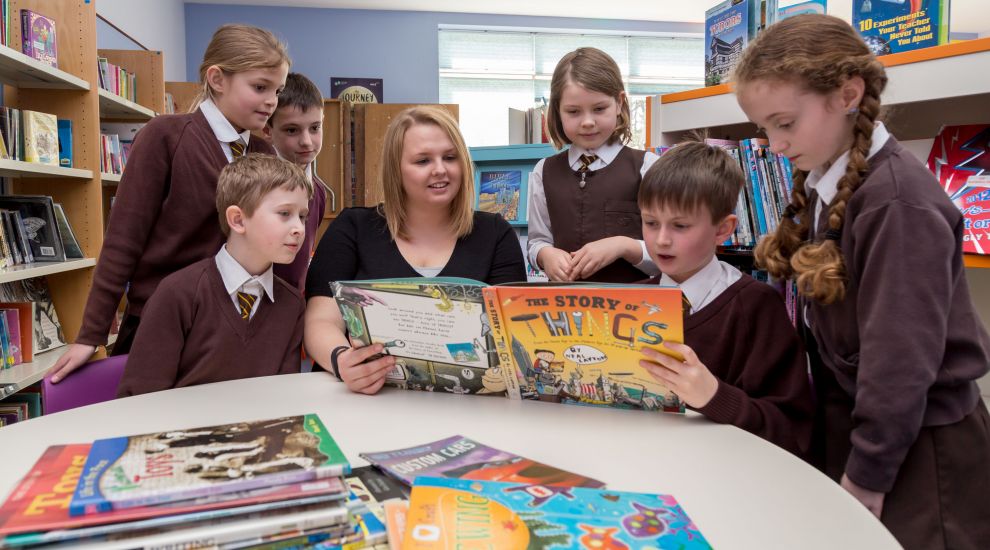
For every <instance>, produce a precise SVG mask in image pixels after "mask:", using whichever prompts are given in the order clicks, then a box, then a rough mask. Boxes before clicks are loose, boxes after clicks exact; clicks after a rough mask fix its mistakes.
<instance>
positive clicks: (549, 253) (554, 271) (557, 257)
mask: <svg viewBox="0 0 990 550" xmlns="http://www.w3.org/2000/svg"><path fill="white" fill-rule="evenodd" d="M536 261H537V263H539V264H540V265H541V266H543V271H544V272H546V274H547V276H548V277H550V280H551V281H573V280H574V278H573V277H571V272H572V269H573V268H572V265H573V262H572V261H571V255H570V254H569V253H568V252H565V251H563V250H561V249H559V248H556V247H553V246H547V247H544V248H543V249H542V250H540V253H539V254H537V255H536Z"/></svg>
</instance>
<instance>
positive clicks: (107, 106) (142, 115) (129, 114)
mask: <svg viewBox="0 0 990 550" xmlns="http://www.w3.org/2000/svg"><path fill="white" fill-rule="evenodd" d="M99 94H100V118H103V119H114V120H135V121H147V120H151V119H152V118H154V116H155V112H154V111H152V110H151V109H149V108H147V107H145V106H144V105H140V104H138V103H134V102H133V101H128V100H126V99H124V98H122V97H120V96H119V95H114V94H112V93H110V92H108V91H106V90H104V89H103V88H100V90H99Z"/></svg>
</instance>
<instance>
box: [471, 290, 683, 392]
mask: <svg viewBox="0 0 990 550" xmlns="http://www.w3.org/2000/svg"><path fill="white" fill-rule="evenodd" d="M484 293H485V305H486V309H487V310H488V314H489V316H490V321H489V324H490V325H491V327H492V333H493V334H494V336H495V341H496V345H497V351H498V357H499V360H500V361H501V365H502V366H503V369H504V370H506V371H508V370H510V369H509V367H510V366H511V367H512V368H511V370H512V371H513V372H514V374H515V376H511V375H510V376H507V377H506V380H507V381H508V382H507V383H508V384H509V397H511V398H523V399H538V400H540V401H551V402H555V403H571V404H578V405H592V406H602V407H614V408H621V409H642V410H649V411H669V412H683V411H684V405H683V403H681V400H680V399H679V398H678V397H677V395H676V394H674V393H673V392H672V391H670V389H668V388H667V387H666V386H664V385H663V384H662V383H660V382H659V381H657V380H656V379H655V378H653V376H652V375H650V373H649V372H647V371H646V369H644V368H643V367H641V366H640V364H639V361H640V359H642V358H643V355H642V353H641V351H640V350H641V349H642V348H643V347H650V348H652V349H655V350H658V351H661V352H664V353H668V354H670V355H673V354H672V353H671V352H670V351H669V350H668V349H667V348H666V347H664V346H662V345H661V344H662V343H663V342H678V343H681V342H684V310H683V307H684V304H683V301H682V298H681V291H680V290H679V289H676V288H661V287H659V286H649V287H647V286H631V285H626V286H612V287H608V286H606V287H589V286H585V285H575V286H498V287H488V288H486V289H485V290H484Z"/></svg>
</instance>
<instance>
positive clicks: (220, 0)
mask: <svg viewBox="0 0 990 550" xmlns="http://www.w3.org/2000/svg"><path fill="white" fill-rule="evenodd" d="M853 1H856V0H829V2H828V5H829V13H833V14H835V15H838V16H840V17H842V18H843V19H846V20H848V19H849V14H850V12H851V9H852V8H851V6H852V2H853ZM185 2H186V3H187V4H240V5H255V6H295V7H307V8H338V9H366V10H398V11H403V10H406V11H439V12H461V13H493V14H506V15H541V16H553V17H580V18H591V19H634V20H641V21H682V22H694V23H701V22H703V20H704V18H705V9H707V8H708V7H711V6H713V5H715V4H717V3H718V0H611V1H610V2H608V3H607V6H608V9H607V10H604V11H603V10H602V5H603V2H602V1H601V0H498V1H492V0H485V1H481V0H278V1H273V0H185ZM791 3H793V2H791ZM950 5H951V8H950V9H951V14H950V20H951V21H952V26H951V29H952V31H953V32H963V33H974V34H981V35H985V36H987V35H990V2H988V1H987V0H952V2H951V4H950Z"/></svg>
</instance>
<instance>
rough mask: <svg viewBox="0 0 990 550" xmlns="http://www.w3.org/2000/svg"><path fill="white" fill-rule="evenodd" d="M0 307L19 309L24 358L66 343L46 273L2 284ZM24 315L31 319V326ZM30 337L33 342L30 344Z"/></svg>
mask: <svg viewBox="0 0 990 550" xmlns="http://www.w3.org/2000/svg"><path fill="white" fill-rule="evenodd" d="M0 307H2V308H17V309H18V313H19V322H20V323H21V344H22V345H21V348H22V353H23V354H24V356H25V358H24V361H25V362H30V361H32V360H33V356H34V355H37V354H39V353H43V352H45V351H49V350H52V349H55V348H57V347H60V346H64V345H65V334H64V333H63V332H62V324H61V323H59V320H58V314H57V313H56V312H55V305H54V304H53V303H52V297H51V291H50V290H49V289H48V280H47V279H45V278H44V277H33V278H30V279H22V280H19V281H11V282H9V283H2V284H0ZM24 319H28V320H30V323H31V324H30V326H29V327H28V326H27V324H26V323H25V321H24ZM29 340H30V344H31V345H28V341H29ZM28 350H30V353H29V352H28Z"/></svg>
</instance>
